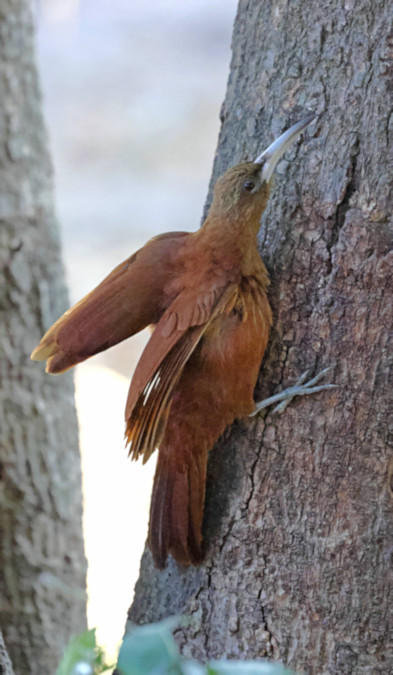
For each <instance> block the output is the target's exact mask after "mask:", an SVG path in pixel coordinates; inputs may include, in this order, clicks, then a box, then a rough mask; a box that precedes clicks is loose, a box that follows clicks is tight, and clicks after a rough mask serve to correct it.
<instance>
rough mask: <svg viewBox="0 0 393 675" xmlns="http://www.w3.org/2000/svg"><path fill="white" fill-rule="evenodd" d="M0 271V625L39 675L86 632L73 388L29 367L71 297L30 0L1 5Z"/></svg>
mask: <svg viewBox="0 0 393 675" xmlns="http://www.w3.org/2000/svg"><path fill="white" fill-rule="evenodd" d="M0 262H1V270H2V283H1V284H0V313H1V314H0V353H1V357H0V373H1V390H0V448H1V449H0V453H1V455H0V540H1V546H0V627H1V628H2V630H3V634H4V639H5V642H6V645H7V648H8V651H9V653H10V655H11V657H12V661H13V663H14V667H15V670H16V672H17V673H18V674H19V673H29V674H31V673H37V674H38V673H39V674H40V675H42V673H54V672H55V670H56V667H57V665H58V663H59V660H60V656H61V653H62V650H63V648H64V645H65V644H66V643H67V642H68V640H69V637H70V634H71V633H76V632H79V631H80V630H82V629H83V628H84V627H85V591H84V588H85V558H84V551H83V542H82V526H81V476H80V462H79V453H78V437H77V424H76V415H75V409H74V403H73V388H72V380H71V378H67V379H64V378H62V379H61V381H60V380H57V379H55V378H49V377H48V376H46V375H45V374H44V369H43V367H41V366H39V365H38V364H37V363H33V362H31V361H30V359H29V354H30V352H31V350H32V348H33V347H34V346H35V344H36V343H37V342H38V339H39V337H40V336H41V335H42V333H43V332H44V330H46V329H47V328H48V326H49V325H50V324H51V323H52V322H53V321H54V320H55V319H56V318H57V317H58V316H59V315H60V314H61V313H62V311H63V310H64V309H65V308H66V305H67V298H66V293H65V289H64V282H63V271H62V266H61V261H60V253H59V236H58V230H57V225H56V221H55V218H54V212H53V205H52V178H51V165H50V161H49V156H48V152H47V139H46V135H45V130H44V126H43V120H42V114H41V102H40V95H39V88H38V81H37V72H36V66H35V59H34V45H33V26H32V19H31V14H30V4H29V3H28V1H27V0H17V1H15V2H10V1H8V2H7V0H1V1H0Z"/></svg>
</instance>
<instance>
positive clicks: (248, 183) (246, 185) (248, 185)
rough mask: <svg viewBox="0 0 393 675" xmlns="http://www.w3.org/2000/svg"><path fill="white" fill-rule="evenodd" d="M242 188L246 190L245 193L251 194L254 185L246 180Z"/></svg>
mask: <svg viewBox="0 0 393 675" xmlns="http://www.w3.org/2000/svg"><path fill="white" fill-rule="evenodd" d="M243 187H244V189H245V190H247V192H252V191H253V189H254V187H255V183H253V182H252V180H246V182H245V183H243Z"/></svg>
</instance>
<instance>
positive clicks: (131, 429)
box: [125, 284, 238, 463]
mask: <svg viewBox="0 0 393 675" xmlns="http://www.w3.org/2000/svg"><path fill="white" fill-rule="evenodd" d="M237 292H238V286H237V284H229V285H228V286H226V287H224V288H216V289H215V290H213V291H210V292H208V293H206V294H200V295H199V296H198V297H195V296H194V298H192V297H187V293H186V291H184V292H183V293H181V294H180V295H179V296H178V297H177V298H176V300H175V301H174V302H173V303H172V304H171V305H170V307H168V309H167V310H166V312H165V313H164V314H163V316H162V318H161V320H160V321H159V323H158V324H157V326H156V328H155V330H154V333H153V335H152V336H151V338H150V341H149V342H148V344H147V345H146V348H145V350H144V352H143V354H142V356H141V359H140V361H139V363H138V365H137V367H136V370H135V373H134V377H133V379H132V382H131V386H130V391H129V394H128V400H127V406H126V415H125V417H126V424H127V426H126V434H125V435H126V439H127V442H129V443H131V448H130V454H131V455H132V458H133V459H137V458H138V457H139V455H141V454H143V463H145V462H146V461H147V460H148V459H149V457H150V455H151V454H152V453H153V452H154V450H155V449H156V448H157V447H158V445H159V442H160V440H161V438H162V435H163V433H164V429H165V424H166V420H167V417H168V413H169V409H170V405H171V400H172V394H173V391H174V388H175V386H176V384H177V382H178V381H179V378H180V376H181V373H182V371H183V368H184V366H185V364H186V362H187V360H188V359H189V358H190V356H191V354H192V352H193V351H194V349H195V348H196V346H197V345H198V342H199V340H200V339H201V337H202V336H203V334H204V332H205V331H206V329H207V328H208V326H209V325H210V324H211V322H212V321H213V320H214V319H215V318H216V317H217V316H219V315H220V314H222V313H224V312H229V311H230V310H231V308H232V307H233V306H234V304H235V302H236V298H237Z"/></svg>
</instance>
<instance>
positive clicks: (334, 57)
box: [129, 0, 393, 675]
mask: <svg viewBox="0 0 393 675" xmlns="http://www.w3.org/2000/svg"><path fill="white" fill-rule="evenodd" d="M392 65H393V31H392V20H391V4H390V3H389V2H387V1H386V2H384V1H373V2H371V0H359V1H358V2H356V3H355V2H354V1H353V0H347V1H346V2H345V3H343V2H341V1H340V2H339V1H338V0H324V1H322V2H318V3H310V2H305V0H293V1H292V2H287V1H286V0H275V1H274V2H261V1H260V0H241V1H240V4H239V9H238V15H237V18H236V22H235V28H234V36H233V58H232V64H231V71H230V77H229V82H228V90H227V94H226V99H225V103H224V105H223V109H222V128H221V133H220V137H219V144H218V150H217V156H216V161H215V166H214V171H213V182H214V180H215V179H216V177H217V176H218V175H219V174H221V173H222V172H223V171H224V170H225V169H226V168H227V167H228V166H230V165H233V164H235V163H237V162H238V161H240V160H242V159H246V158H252V157H254V156H255V155H256V154H257V152H259V151H260V150H261V149H263V147H264V146H265V145H266V144H267V143H268V142H270V141H271V140H272V139H273V138H274V137H276V136H277V135H278V134H279V133H280V132H281V131H283V130H284V129H285V128H286V126H287V125H288V124H289V123H290V122H294V121H296V120H297V119H299V118H300V117H301V115H302V113H304V111H305V109H306V108H308V109H310V108H311V109H312V110H314V111H316V112H317V113H318V114H319V118H318V121H317V122H316V123H315V124H314V125H313V126H312V127H311V128H310V131H309V133H307V134H306V136H305V138H304V139H303V141H302V142H301V143H300V144H298V145H297V146H296V147H295V148H293V149H292V150H291V151H290V152H289V153H287V155H286V157H285V159H284V160H283V161H282V163H281V164H280V166H279V168H278V172H277V174H278V175H277V176H276V181H275V187H274V190H273V194H272V197H271V200H270V205H269V208H268V211H267V213H266V214H265V216H264V218H263V222H262V227H261V237H260V243H261V255H262V258H263V259H264V261H265V262H266V264H267V266H268V268H269V271H270V273H271V278H272V286H271V292H270V300H271V304H272V307H273V310H274V330H273V331H272V335H271V340H270V348H269V352H268V354H267V356H266V358H265V360H264V363H263V365H262V370H261V377H260V383H259V386H258V387H257V391H256V399H260V398H262V397H265V396H267V395H270V394H272V393H275V392H277V391H278V390H279V389H280V388H281V387H283V386H287V385H290V384H292V383H293V382H294V381H295V380H296V378H297V377H298V376H299V375H300V374H301V373H302V372H303V371H304V370H306V369H310V373H311V374H313V373H316V372H317V371H318V370H320V369H321V368H323V367H325V366H328V365H331V364H335V365H336V367H335V370H334V371H333V373H332V374H331V379H332V380H334V382H335V383H336V384H337V385H339V388H338V389H337V390H335V391H334V392H329V393H321V394H318V395H315V396H313V397H309V398H306V397H304V398H301V399H297V400H295V401H294V402H293V403H292V404H291V405H290V406H289V407H288V408H287V410H286V411H285V413H283V414H282V415H281V416H274V415H273V414H272V413H271V412H270V411H269V412H268V413H267V414H266V415H265V416H263V415H260V416H259V418H252V419H248V420H241V421H239V422H237V423H236V424H235V425H234V426H233V427H232V429H231V430H229V431H228V432H227V433H226V434H225V437H224V438H223V439H221V441H220V442H219V443H218V444H217V447H216V448H215V449H214V451H213V452H212V453H211V456H210V466H209V480H208V494H207V500H206V518H205V529H204V531H205V537H206V542H207V546H208V550H207V557H206V561H205V563H204V565H202V566H201V567H200V568H197V569H196V568H190V569H187V570H182V569H179V567H177V566H176V565H175V564H174V563H173V561H172V562H171V563H170V564H169V566H168V568H167V569H166V570H165V571H164V572H162V573H159V572H158V571H156V570H155V569H154V568H153V565H152V560H151V556H150V553H149V552H145V554H144V557H143V559H142V566H141V575H140V579H139V581H138V583H137V586H136V595H135V600H134V604H133V606H132V608H131V610H130V614H129V618H130V620H131V621H133V622H136V623H143V622H146V621H153V620H157V619H159V618H161V617H164V616H167V615H170V614H189V615H192V616H193V617H194V618H195V620H196V621H195V623H194V625H193V626H190V627H189V628H186V629H183V630H182V631H179V633H178V638H179V642H180V645H181V647H182V649H183V651H184V653H186V654H192V655H193V656H195V657H197V658H200V659H202V660H204V659H206V658H207V657H221V656H224V655H225V656H227V657H229V658H232V659H242V658H246V657H247V658H254V657H265V656H268V657H271V658H273V659H282V660H283V661H284V662H285V663H286V664H288V666H290V667H292V668H293V669H297V670H299V671H302V672H306V673H318V674H320V673H340V675H342V674H343V673H377V672H387V671H388V670H389V669H390V668H391V663H392V658H393V653H392V652H393V630H392V629H393V613H392V612H393V610H392V607H393V597H392V595H393V587H392V582H393V576H392V551H393V502H392V498H393V480H392V475H393V426H392V421H391V410H392V408H393V396H392V341H393V300H392V298H393V295H392V290H393V288H392V286H393V281H392V280H393V275H392V265H393V252H392V229H393V227H392V218H391V214H392V207H393V199H392V184H393V183H392V167H393V156H392V147H393V145H392V132H393V127H392V121H393V115H392V76H393V73H392ZM389 664H390V666H389Z"/></svg>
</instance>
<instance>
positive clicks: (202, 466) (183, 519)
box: [149, 442, 207, 569]
mask: <svg viewBox="0 0 393 675" xmlns="http://www.w3.org/2000/svg"><path fill="white" fill-rule="evenodd" d="M206 466H207V451H206V450H201V449H200V448H198V451H196V450H195V449H192V450H190V449H187V448H182V452H181V453H180V452H179V453H177V452H176V451H174V450H173V449H171V448H170V447H167V446H166V444H165V442H164V444H163V445H162V446H161V448H160V450H159V454H158V461H157V468H156V474H155V478H154V485H153V494H152V499H151V506H150V524H149V546H150V548H151V551H152V554H153V558H154V562H155V564H156V566H157V567H158V568H159V569H163V568H164V567H165V564H166V559H167V556H168V554H169V553H171V554H172V556H173V557H174V558H175V560H176V561H177V562H178V563H180V564H182V565H190V564H192V565H198V564H199V563H200V562H201V561H202V557H203V553H202V520H203V510H204V502H205V484H206Z"/></svg>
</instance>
